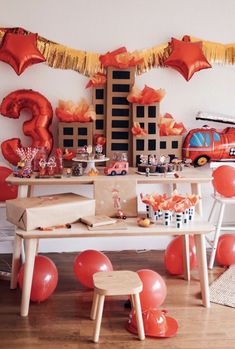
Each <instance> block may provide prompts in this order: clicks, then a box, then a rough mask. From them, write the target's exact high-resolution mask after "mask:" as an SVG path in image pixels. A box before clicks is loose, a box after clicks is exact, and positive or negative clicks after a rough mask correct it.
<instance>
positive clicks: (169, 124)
mask: <svg viewBox="0 0 235 349" xmlns="http://www.w3.org/2000/svg"><path fill="white" fill-rule="evenodd" d="M185 132H186V128H185V126H184V124H183V123H182V122H179V123H177V122H176V121H175V119H174V118H173V116H172V115H171V114H169V113H166V114H164V115H163V116H160V123H159V134H160V136H170V135H182V134H184V133H185Z"/></svg>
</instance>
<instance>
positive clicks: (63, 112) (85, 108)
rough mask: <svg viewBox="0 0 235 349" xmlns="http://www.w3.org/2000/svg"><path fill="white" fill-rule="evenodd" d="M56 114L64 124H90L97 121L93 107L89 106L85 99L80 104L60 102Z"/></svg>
mask: <svg viewBox="0 0 235 349" xmlns="http://www.w3.org/2000/svg"><path fill="white" fill-rule="evenodd" d="M55 113H56V116H57V118H58V119H59V120H60V121H62V122H90V121H94V120H95V119H96V113H95V110H94V107H93V105H89V104H88V103H87V101H86V100H85V99H84V98H82V99H81V100H80V102H79V103H74V102H72V101H62V100H59V104H58V107H57V108H56V110H55Z"/></svg>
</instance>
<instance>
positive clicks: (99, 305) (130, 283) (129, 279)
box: [91, 270, 145, 343]
mask: <svg viewBox="0 0 235 349" xmlns="http://www.w3.org/2000/svg"><path fill="white" fill-rule="evenodd" d="M93 281H94V296H93V303H92V308H91V319H92V320H95V329H94V335H93V341H94V342H95V343H97V342H98V341H99V335H100V326H101V321H102V314H103V307H104V299H105V296H123V295H131V300H132V305H133V308H134V309H135V312H136V321H137V328H138V335H139V339H140V340H144V339H145V334H144V325H143V318H142V312H141V305H140V297H139V294H140V292H141V291H142V290H143V284H142V281H141V280H140V278H139V275H138V274H137V273H135V272H133V271H127V270H122V271H110V272H98V273H95V274H94V275H93Z"/></svg>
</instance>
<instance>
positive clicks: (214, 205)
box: [208, 199, 217, 222]
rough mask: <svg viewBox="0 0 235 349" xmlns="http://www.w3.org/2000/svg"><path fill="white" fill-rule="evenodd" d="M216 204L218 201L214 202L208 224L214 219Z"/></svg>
mask: <svg viewBox="0 0 235 349" xmlns="http://www.w3.org/2000/svg"><path fill="white" fill-rule="evenodd" d="M216 204H217V200H215V199H214V202H213V205H212V208H211V211H210V214H209V217H208V222H211V219H212V217H213V214H214V211H215V207H216Z"/></svg>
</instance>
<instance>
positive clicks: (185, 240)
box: [182, 235, 190, 281]
mask: <svg viewBox="0 0 235 349" xmlns="http://www.w3.org/2000/svg"><path fill="white" fill-rule="evenodd" d="M182 252H183V266H184V279H185V280H188V281H190V252H189V235H182Z"/></svg>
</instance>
